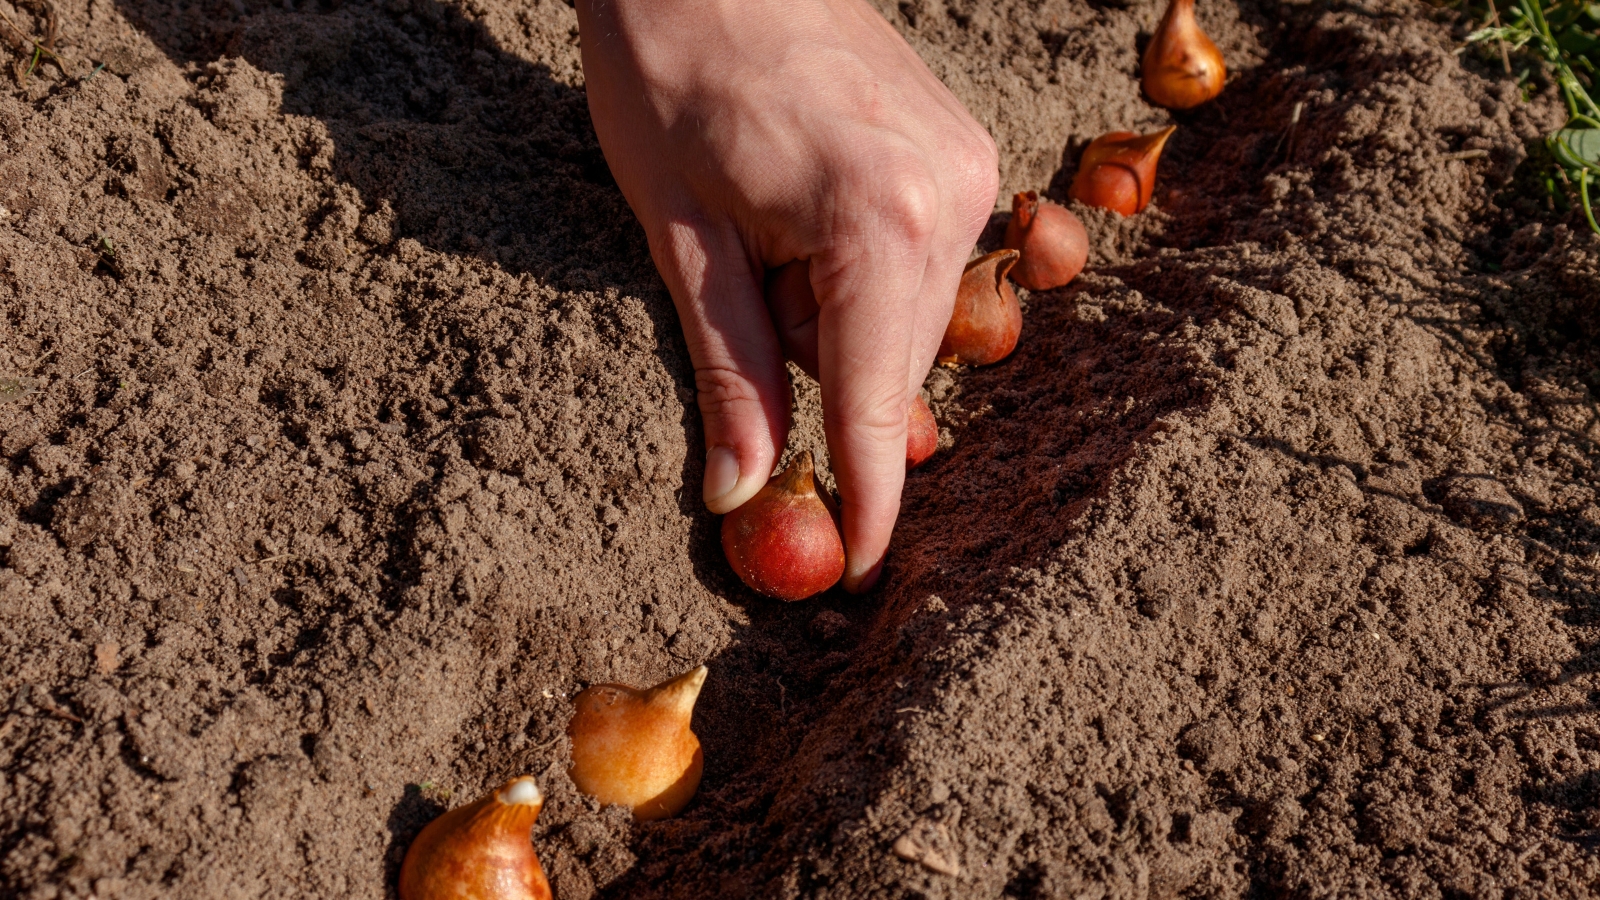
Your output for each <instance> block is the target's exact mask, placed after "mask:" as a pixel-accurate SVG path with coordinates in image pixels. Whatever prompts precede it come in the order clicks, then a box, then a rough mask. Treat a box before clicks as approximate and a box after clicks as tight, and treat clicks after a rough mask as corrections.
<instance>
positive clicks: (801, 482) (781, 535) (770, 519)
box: [722, 450, 844, 600]
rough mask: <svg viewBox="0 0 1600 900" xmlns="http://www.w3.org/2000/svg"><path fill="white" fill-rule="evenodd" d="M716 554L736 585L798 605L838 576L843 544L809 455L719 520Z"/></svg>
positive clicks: (801, 454) (792, 462) (804, 453)
mask: <svg viewBox="0 0 1600 900" xmlns="http://www.w3.org/2000/svg"><path fill="white" fill-rule="evenodd" d="M722 553H723V555H725V556H726V557H727V558H728V565H730V566H732V567H733V571H734V572H735V573H736V574H738V576H739V579H740V580H741V581H743V582H744V583H745V584H747V585H749V586H750V588H751V589H752V590H754V591H756V592H758V593H762V594H765V595H767V596H768V597H776V598H778V599H779V600H804V599H805V598H807V597H810V596H811V595H813V594H820V593H822V592H823V591H825V590H827V589H828V588H831V587H833V586H834V585H835V584H836V583H838V581H839V579H840V578H841V577H843V576H844V539H843V538H841V537H840V536H839V523H838V521H837V520H836V519H835V517H834V511H833V508H832V507H831V505H830V501H829V499H828V495H827V491H826V490H825V489H824V488H823V487H822V486H821V485H819V484H817V476H816V472H815V470H814V469H813V467H812V464H811V451H810V450H803V451H801V452H799V453H796V454H795V456H794V458H793V459H791V460H790V461H789V467H788V468H786V469H784V470H783V471H782V472H780V473H778V475H776V476H774V477H773V479H772V480H771V481H769V482H767V484H766V486H765V487H763V488H762V489H761V490H759V491H757V492H756V495H755V496H754V497H751V498H750V499H749V500H747V501H745V504H744V505H743V506H741V507H739V508H738V509H736V510H734V511H733V512H730V513H728V514H727V515H726V516H723V517H722Z"/></svg>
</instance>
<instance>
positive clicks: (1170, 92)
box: [1143, 0, 1228, 109]
mask: <svg viewBox="0 0 1600 900" xmlns="http://www.w3.org/2000/svg"><path fill="white" fill-rule="evenodd" d="M1143 71H1144V92H1145V94H1146V95H1147V96H1148V97H1149V98H1150V100H1151V102H1153V103H1154V104H1156V105H1157V106H1165V107H1166V108H1167V109H1192V108H1193V107H1196V106H1199V105H1200V104H1202V103H1204V102H1206V101H1207V100H1210V99H1211V98H1212V97H1215V96H1217V95H1218V94H1220V93H1222V86H1223V83H1224V82H1226V81H1227V80H1228V67H1227V66H1226V65H1224V64H1223V62H1222V51H1221V50H1218V49H1217V45H1216V44H1213V43H1211V39H1210V38H1208V37H1206V33H1205V32H1204V31H1201V30H1200V23H1199V22H1197V21H1195V17H1194V0H1170V2H1169V3H1168V4H1167V13H1166V15H1164V16H1162V17H1161V24H1159V25H1157V26H1156V33H1155V34H1154V35H1153V36H1152V37H1151V38H1150V46H1148V47H1146V48H1145V50H1144V65H1143Z"/></svg>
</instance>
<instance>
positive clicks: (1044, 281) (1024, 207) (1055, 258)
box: [1005, 191, 1089, 291]
mask: <svg viewBox="0 0 1600 900" xmlns="http://www.w3.org/2000/svg"><path fill="white" fill-rule="evenodd" d="M1005 246H1006V247H1008V248H1010V249H1012V250H1016V251H1017V252H1019V253H1021V254H1022V258H1021V259H1019V260H1017V265H1016V268H1014V269H1012V270H1011V280H1012V281H1015V282H1016V283H1017V284H1020V285H1022V286H1023V287H1025V288H1027V289H1028V290H1030V291H1048V290H1050V289H1051V288H1058V287H1061V286H1062V285H1064V284H1066V283H1067V282H1069V281H1071V280H1072V279H1074V278H1076V277H1078V273H1079V272H1082V271H1083V266H1084V264H1085V263H1087V262H1088V261H1089V233H1088V232H1086V231H1084V230H1083V223H1082V222H1079V221H1078V217H1077V216H1075V215H1073V214H1072V210H1070V209H1067V208H1066V207H1065V206H1062V205H1061V204H1059V203H1051V202H1050V201H1049V200H1040V199H1039V192H1038V191H1028V192H1026V193H1022V194H1017V195H1016V196H1014V197H1012V198H1011V221H1010V222H1007V223H1006V241H1005Z"/></svg>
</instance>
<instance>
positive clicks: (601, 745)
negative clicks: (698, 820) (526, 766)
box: [567, 666, 706, 822]
mask: <svg viewBox="0 0 1600 900" xmlns="http://www.w3.org/2000/svg"><path fill="white" fill-rule="evenodd" d="M705 683H706V667H705V666H699V667H697V668H694V669H691V670H690V671H688V672H685V673H683V674H682V675H679V676H678V677H677V678H673V679H670V680H668V681H664V682H662V683H661V684H658V685H656V686H655V687H653V688H650V689H648V690H639V689H638V688H632V687H628V686H627V685H622V684H597V685H594V686H593V687H591V688H589V689H587V690H585V691H584V692H583V693H581V694H579V695H578V696H577V698H576V699H574V700H573V705H574V706H576V707H577V711H576V712H574V713H573V714H572V721H571V722H569V723H568V724H567V736H568V737H569V738H571V739H572V768H571V769H570V770H568V771H569V774H571V776H572V783H573V784H575V785H577V786H578V790H580V791H583V792H584V793H585V794H588V795H589V796H591V797H593V798H595V799H596V800H599V801H600V802H601V803H607V804H610V803H615V804H619V805H621V806H626V807H628V808H630V809H632V810H633V817H634V818H635V819H638V820H639V821H641V822H645V821H651V820H654V819H665V818H666V817H668V816H671V815H675V814H677V813H678V812H679V811H680V810H682V809H683V808H684V807H685V806H688V805H689V800H690V799H692V798H693V797H694V792H695V791H696V790H697V789H699V787H700V773H701V770H702V769H703V768H704V766H705V760H704V757H702V756H701V754H700V739H699V738H697V737H695V734H694V732H693V731H690V730H689V719H690V717H691V716H692V715H693V713H694V702H695V700H696V699H697V698H698V697H699V696H700V687H701V686H702V685H704V684H705Z"/></svg>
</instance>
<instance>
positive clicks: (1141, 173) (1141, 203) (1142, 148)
mask: <svg viewBox="0 0 1600 900" xmlns="http://www.w3.org/2000/svg"><path fill="white" fill-rule="evenodd" d="M1176 130H1177V126H1175V125H1169V126H1167V127H1166V128H1164V129H1162V130H1161V131H1158V132H1156V133H1154V134H1146V135H1138V134H1134V133H1133V132H1131V131H1113V132H1111V133H1110V134H1106V135H1101V136H1100V137H1097V138H1095V139H1094V141H1093V142H1091V143H1090V144H1089V146H1088V147H1087V148H1085V149H1084V151H1083V158H1082V159H1081V160H1079V161H1078V174H1077V175H1075V176H1074V177H1073V179H1072V189H1071V190H1070V191H1068V193H1069V194H1071V196H1072V199H1074V200H1077V201H1078V202H1080V203H1083V204H1085V205H1087V206H1098V207H1100V208H1101V209H1109V210H1112V211H1114V212H1119V213H1121V214H1122V215H1125V216H1131V215H1133V214H1134V213H1136V212H1139V211H1140V210H1142V209H1144V208H1145V207H1146V206H1149V205H1150V197H1151V195H1152V194H1154V193H1155V189H1156V162H1157V161H1158V160H1159V159H1161V148H1162V147H1164V146H1166V143H1167V138H1169V137H1171V136H1172V132H1174V131H1176Z"/></svg>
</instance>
